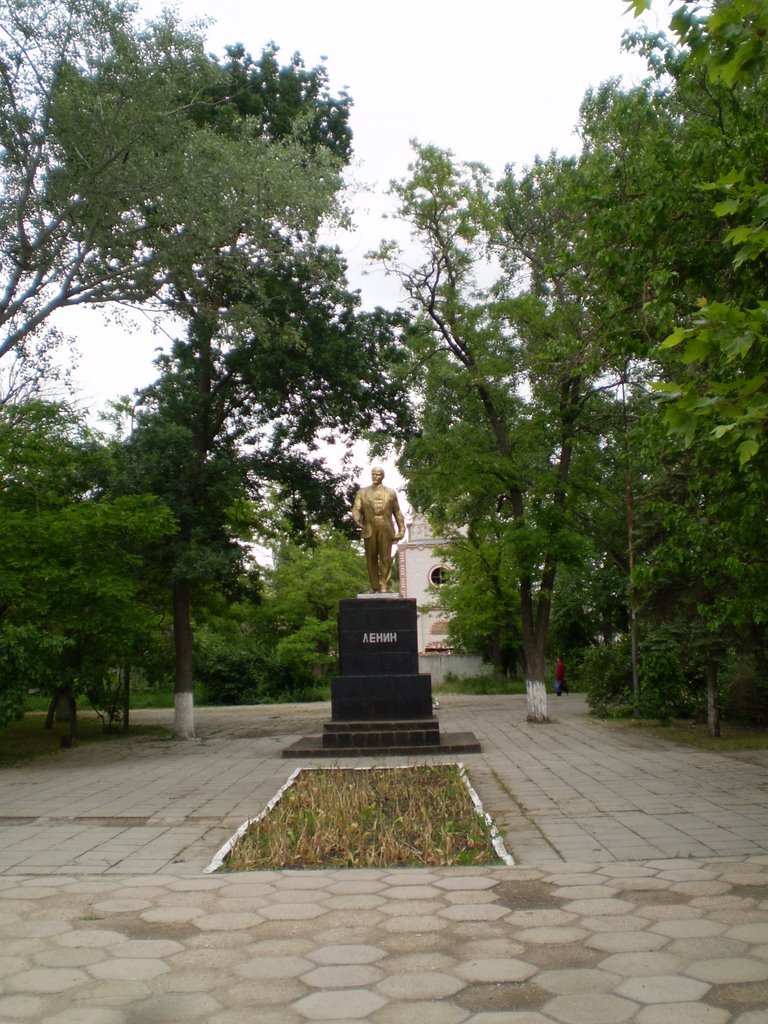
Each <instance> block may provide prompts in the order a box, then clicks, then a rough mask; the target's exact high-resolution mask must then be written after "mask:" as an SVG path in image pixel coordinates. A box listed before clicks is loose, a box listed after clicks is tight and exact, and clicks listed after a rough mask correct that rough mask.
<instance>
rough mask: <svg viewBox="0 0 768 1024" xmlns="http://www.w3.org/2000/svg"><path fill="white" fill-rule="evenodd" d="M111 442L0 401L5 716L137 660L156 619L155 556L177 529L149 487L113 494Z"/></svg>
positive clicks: (39, 410)
mask: <svg viewBox="0 0 768 1024" xmlns="http://www.w3.org/2000/svg"><path fill="white" fill-rule="evenodd" d="M110 462H111V451H110V445H109V444H108V443H107V441H106V440H105V439H103V438H101V437H99V436H98V435H96V434H95V433H94V432H93V430H92V429H90V428H89V427H87V425H86V424H84V422H83V421H82V418H81V417H79V416H77V415H76V414H74V413H72V412H71V411H70V410H67V409H66V408H65V407H62V406H52V405H44V404H41V403H36V404H29V405H26V406H7V407H5V408H3V409H0V480H1V481H2V488H0V509H2V515H0V718H2V719H3V720H7V719H8V717H9V716H11V715H12V714H13V713H15V712H17V711H20V710H23V706H24V699H25V696H26V693H27V691H28V690H29V689H31V688H38V689H42V690H44V691H48V692H51V693H56V692H61V693H66V694H68V695H70V696H72V697H74V696H76V695H77V694H78V693H83V692H87V691H88V690H89V689H90V688H92V687H94V686H98V685H99V684H100V683H101V682H102V681H103V679H104V678H105V676H106V675H107V674H108V673H109V672H110V670H112V669H114V668H115V667H117V666H121V665H134V666H136V665H139V664H140V663H141V662H142V661H143V659H144V655H145V652H146V650H147V648H148V647H150V646H151V641H152V637H153V635H154V634H155V633H156V632H157V630H158V628H159V624H160V622H161V620H162V610H161V608H160V606H159V605H158V603H157V602H156V597H157V588H156V586H155V584H154V574H153V570H152V568H151V567H152V563H153V560H154V559H155V558H156V557H157V554H158V552H160V551H161V550H162V547H163V545H164V543H165V542H166V541H167V539H168V537H169V536H171V535H172V534H173V532H174V531H175V524H174V522H173V518H172V516H171V515H170V513H169V512H168V510H167V509H164V508H162V507H161V506H160V505H159V504H158V502H157V501H156V500H155V499H154V498H152V497H151V496H149V495H146V494H145V495H135V496H124V497H119V498H110V497H109V495H108V483H109V476H110Z"/></svg>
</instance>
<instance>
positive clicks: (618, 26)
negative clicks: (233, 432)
mask: <svg viewBox="0 0 768 1024" xmlns="http://www.w3.org/2000/svg"><path fill="white" fill-rule="evenodd" d="M162 6H164V5H163V3H162V0H143V4H142V11H143V12H144V14H145V15H146V16H147V17H151V16H152V15H153V14H155V13H157V12H158V11H159V10H160V9H161V7H162ZM175 6H176V8H177V10H178V11H179V12H180V14H181V15H182V16H183V17H184V18H185V19H186V20H194V19H200V18H207V17H212V18H214V19H215V21H214V22H213V24H211V25H210V26H209V27H208V28H207V29H206V31H205V36H206V39H207V41H208V50H209V51H210V52H211V53H214V54H216V55H217V56H220V55H221V54H222V52H223V47H224V46H225V45H226V44H229V43H236V42H241V43H243V44H244V46H245V47H246V49H247V50H248V51H249V52H250V53H251V54H253V55H254V56H258V55H259V54H260V53H261V50H262V48H263V47H264V46H265V45H266V44H267V43H268V42H270V41H274V42H275V43H276V44H277V45H278V46H279V47H280V54H279V57H280V59H281V60H282V61H283V62H287V61H288V60H289V59H290V57H291V56H292V54H293V53H294V52H295V51H299V52H300V53H301V55H302V57H303V59H304V61H305V63H306V65H307V66H308V67H312V66H314V65H315V64H317V63H319V62H320V60H321V59H324V61H325V63H326V65H327V68H328V71H329V74H330V80H331V87H332V89H333V90H334V91H339V90H340V89H342V88H346V89H347V91H348V92H349V94H350V95H351V97H352V100H353V103H354V106H353V108H352V119H351V124H352V130H353V145H354V161H355V163H354V175H355V177H356V179H357V180H358V181H362V182H364V183H365V184H366V185H367V186H368V187H369V188H370V189H372V191H369V192H366V193H364V194H360V195H359V196H358V197H357V198H356V200H355V204H354V205H355V210H356V216H355V221H356V224H357V226H358V227H357V231H356V232H355V234H354V235H353V236H350V237H347V236H342V235H340V236H339V237H338V239H337V241H338V244H340V245H341V246H342V247H343V248H344V250H345V252H346V255H347V258H348V260H349V263H350V282H351V284H352V286H353V287H355V288H360V289H361V291H362V295H363V301H364V304H365V305H366V306H373V305H376V304H381V305H384V306H389V307H393V306H395V305H396V304H397V303H398V301H399V299H400V296H399V293H398V290H397V286H396V285H395V283H394V282H393V281H391V280H388V279H385V278H384V277H383V275H382V272H381V271H378V270H377V271H376V272H374V273H371V274H367V275H366V274H364V270H365V269H366V268H365V264H364V254H365V253H366V252H367V251H369V250H370V249H372V248H375V247H376V245H377V244H378V242H379V241H380V240H381V239H382V238H384V237H390V236H391V234H392V233H393V232H392V226H391V225H388V224H387V222H386V221H384V220H383V219H382V217H383V215H384V213H386V210H387V208H388V205H387V203H388V201H387V199H386V195H385V193H386V189H387V187H388V183H389V182H390V181H391V180H392V179H393V178H401V177H404V176H405V175H406V174H407V168H408V162H409V160H410V158H411V150H410V145H409V140H410V139H412V138H415V139H417V140H418V141H419V142H421V143H433V144H435V145H437V146H440V147H441V148H444V149H450V150H452V151H453V153H454V155H455V156H456V158H458V159H460V160H477V161H480V162H482V163H485V164H488V165H489V166H490V167H491V169H492V171H494V172H495V173H501V171H502V170H503V168H504V166H505V165H506V164H508V163H513V164H516V165H517V166H518V167H522V166H525V165H528V164H530V163H531V162H532V161H533V159H534V158H535V156H536V155H537V154H540V155H547V154H548V153H549V152H550V151H552V150H557V151H558V152H559V153H561V154H572V153H575V152H577V150H578V140H577V139H576V136H575V134H574V128H575V125H576V122H577V118H578V110H579V105H580V103H581V100H582V98H583V95H584V93H585V91H586V90H587V88H588V87H590V86H594V85H598V84H599V83H600V82H603V81H605V80H606V79H607V78H610V77H614V76H621V77H622V78H623V79H624V82H625V84H631V83H633V82H636V81H638V80H639V79H641V78H642V77H643V74H644V70H645V69H644V65H643V63H642V62H641V61H639V60H638V59H637V58H634V57H632V56H630V55H628V54H626V53H623V52H622V50H621V36H622V33H623V32H624V31H625V30H629V29H632V28H633V27H635V22H634V21H633V19H632V17H631V15H629V14H625V13H624V12H625V7H626V6H627V4H626V0H473V2H469V3H467V2H462V3H458V2H456V0H409V2H405V0H389V3H387V4H386V5H384V4H382V5H379V4H375V5H374V4H369V3H366V2H365V0H250V2H248V0H245V2H244V0H218V2H217V3H216V4H210V3H208V2H206V0H180V2H178V3H177V4H176V5H175ZM667 6H668V3H667V0H656V3H655V5H654V13H653V14H652V15H651V16H649V18H648V20H649V22H650V24H651V25H653V26H658V25H659V24H666V21H667V17H666V9H667ZM61 326H62V327H63V329H65V330H69V331H71V332H73V333H75V332H76V333H77V334H78V337H79V345H78V348H79V351H80V363H79V366H78V371H77V374H76V376H77V380H78V382H79V384H80V395H81V400H82V402H83V403H84V404H85V405H87V406H90V407H91V409H92V410H96V409H99V408H103V407H104V405H105V404H106V402H107V401H109V400H110V399H112V398H115V397H117V396H118V395H122V394H128V393H130V392H131V391H132V390H133V389H134V388H136V387H140V386H142V385H144V384H147V383H149V382H150V381H151V380H152V379H153V376H154V372H153V367H152V365H151V362H152V357H153V352H154V349H155V347H156V346H157V345H159V344H162V340H163V339H162V337H161V336H160V337H153V336H152V333H151V331H150V330H149V326H148V325H146V326H145V325H144V323H143V322H141V321H140V323H139V328H138V330H137V331H136V332H134V333H133V334H131V335H129V336H126V334H125V332H124V330H123V329H122V328H120V327H117V326H115V325H105V324H104V320H103V317H102V314H101V313H99V312H98V311H88V310H82V311H77V312H71V313H68V314H67V315H66V316H65V317H64V318H63V322H62V323H61ZM385 468H387V467H386V466H385ZM388 482H389V481H388ZM393 482H394V481H393Z"/></svg>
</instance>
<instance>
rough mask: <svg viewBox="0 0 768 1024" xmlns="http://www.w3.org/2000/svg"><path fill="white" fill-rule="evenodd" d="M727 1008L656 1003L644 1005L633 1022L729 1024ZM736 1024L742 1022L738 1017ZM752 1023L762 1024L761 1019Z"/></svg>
mask: <svg viewBox="0 0 768 1024" xmlns="http://www.w3.org/2000/svg"><path fill="white" fill-rule="evenodd" d="M730 1020H731V1015H730V1013H729V1012H728V1010H722V1009H720V1007H718V1006H707V1005H706V1004H705V1003H698V1002H697V1003H657V1004H656V1005H655V1006H644V1007H643V1009H642V1010H641V1011H640V1012H639V1013H638V1015H637V1016H636V1017H635V1020H634V1024H729V1021H730ZM737 1024H743V1022H742V1018H741V1017H739V1018H738V1022H737ZM752 1024H764V1022H763V1021H762V1020H759V1021H753V1022H752Z"/></svg>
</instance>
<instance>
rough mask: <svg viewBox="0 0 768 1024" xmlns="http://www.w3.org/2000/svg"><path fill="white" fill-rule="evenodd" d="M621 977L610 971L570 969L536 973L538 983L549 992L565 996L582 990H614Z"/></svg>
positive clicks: (588, 991) (587, 991)
mask: <svg viewBox="0 0 768 1024" xmlns="http://www.w3.org/2000/svg"><path fill="white" fill-rule="evenodd" d="M620 983H621V979H620V978H617V977H616V975H615V974H613V973H611V972H610V971H607V970H606V971H601V970H589V969H584V968H582V969H580V970H569V969H567V968H564V969H563V970H561V971H541V972H540V973H539V974H537V975H536V984H537V985H538V986H539V988H543V989H544V990H545V991H547V992H552V993H554V994H555V995H560V996H565V995H573V994H576V993H580V992H586V993H590V992H612V991H613V990H614V989H615V988H616V986H617V985H619V984H620Z"/></svg>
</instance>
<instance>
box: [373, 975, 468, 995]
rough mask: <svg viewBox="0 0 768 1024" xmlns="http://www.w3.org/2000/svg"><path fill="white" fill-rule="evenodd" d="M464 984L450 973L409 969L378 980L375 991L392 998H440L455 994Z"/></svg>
mask: <svg viewBox="0 0 768 1024" xmlns="http://www.w3.org/2000/svg"><path fill="white" fill-rule="evenodd" d="M465 985H466V982H464V981H462V980H461V979H460V978H456V977H454V975H452V974H444V973H443V972H442V971H430V972H429V973H428V974H422V973H421V971H409V972H408V973H407V974H397V975H392V976H391V977H389V978H385V979H384V981H381V982H379V984H378V985H377V986H376V991H377V992H382V993H383V994H384V995H386V996H390V997H391V998H393V999H442V998H444V997H446V996H452V995H455V993H456V992H460V991H461V989H463V988H464V987H465Z"/></svg>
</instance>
